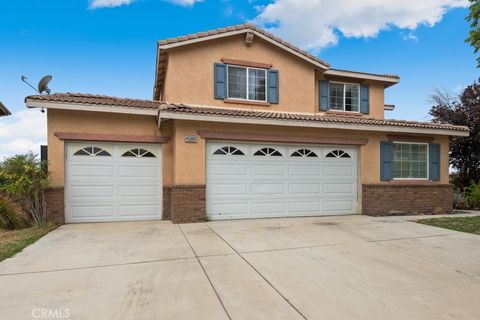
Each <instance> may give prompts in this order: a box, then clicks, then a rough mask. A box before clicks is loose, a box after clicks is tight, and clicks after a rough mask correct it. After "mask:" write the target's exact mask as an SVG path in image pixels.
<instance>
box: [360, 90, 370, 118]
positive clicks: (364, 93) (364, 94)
mask: <svg viewBox="0 0 480 320" xmlns="http://www.w3.org/2000/svg"><path fill="white" fill-rule="evenodd" d="M360 112H361V113H364V114H369V113H370V90H369V86H368V85H364V84H362V85H361V86H360Z"/></svg>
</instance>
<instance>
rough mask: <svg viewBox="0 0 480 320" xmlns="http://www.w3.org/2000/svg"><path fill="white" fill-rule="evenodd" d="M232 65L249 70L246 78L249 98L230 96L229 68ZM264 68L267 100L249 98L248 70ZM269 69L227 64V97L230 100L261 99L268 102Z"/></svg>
mask: <svg viewBox="0 0 480 320" xmlns="http://www.w3.org/2000/svg"><path fill="white" fill-rule="evenodd" d="M230 67H234V68H241V69H246V70H247V75H246V80H247V98H246V99H242V98H231V97H230V92H229V90H228V87H229V83H228V78H229V77H228V74H229V69H230ZM250 69H252V70H262V71H264V72H265V100H256V99H249V98H248V97H249V87H250V86H249V83H248V82H249V76H248V70H250ZM267 95H268V70H267V69H262V68H252V67H242V66H235V65H230V64H228V65H227V99H229V100H239V101H259V102H267V101H268V96H267Z"/></svg>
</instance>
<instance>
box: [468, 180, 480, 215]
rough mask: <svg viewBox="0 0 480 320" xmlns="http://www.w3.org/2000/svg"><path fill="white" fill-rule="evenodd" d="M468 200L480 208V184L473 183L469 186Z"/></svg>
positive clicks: (474, 206)
mask: <svg viewBox="0 0 480 320" xmlns="http://www.w3.org/2000/svg"><path fill="white" fill-rule="evenodd" d="M468 202H469V203H470V205H471V206H472V207H473V208H475V209H476V208H480V184H476V183H472V185H471V186H470V187H469V188H468Z"/></svg>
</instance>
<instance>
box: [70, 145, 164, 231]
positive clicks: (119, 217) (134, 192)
mask: <svg viewBox="0 0 480 320" xmlns="http://www.w3.org/2000/svg"><path fill="white" fill-rule="evenodd" d="M65 152H66V155H65V160H66V164H65V170H66V172H65V177H66V181H65V221H66V222H70V223H71V222H101V221H132V220H158V219H161V217H162V215H161V212H162V198H163V197H162V148H161V146H160V145H154V144H112V143H92V142H84V143H68V144H67V145H66V149H65Z"/></svg>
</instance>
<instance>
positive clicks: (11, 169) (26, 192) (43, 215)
mask: <svg viewBox="0 0 480 320" xmlns="http://www.w3.org/2000/svg"><path fill="white" fill-rule="evenodd" d="M0 182H1V185H0V190H3V191H4V192H6V193H7V194H9V195H11V196H14V197H16V198H21V199H22V200H23V202H24V204H25V208H26V211H27V212H28V214H29V215H30V217H31V218H32V219H33V221H34V222H35V223H36V224H45V223H46V219H47V212H46V204H45V189H46V188H47V186H48V172H47V170H46V163H45V162H44V161H40V160H39V159H38V158H37V156H36V155H35V154H33V153H32V152H30V153H27V154H22V155H16V156H13V157H11V158H8V159H7V160H5V161H4V162H2V164H1V165H0Z"/></svg>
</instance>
